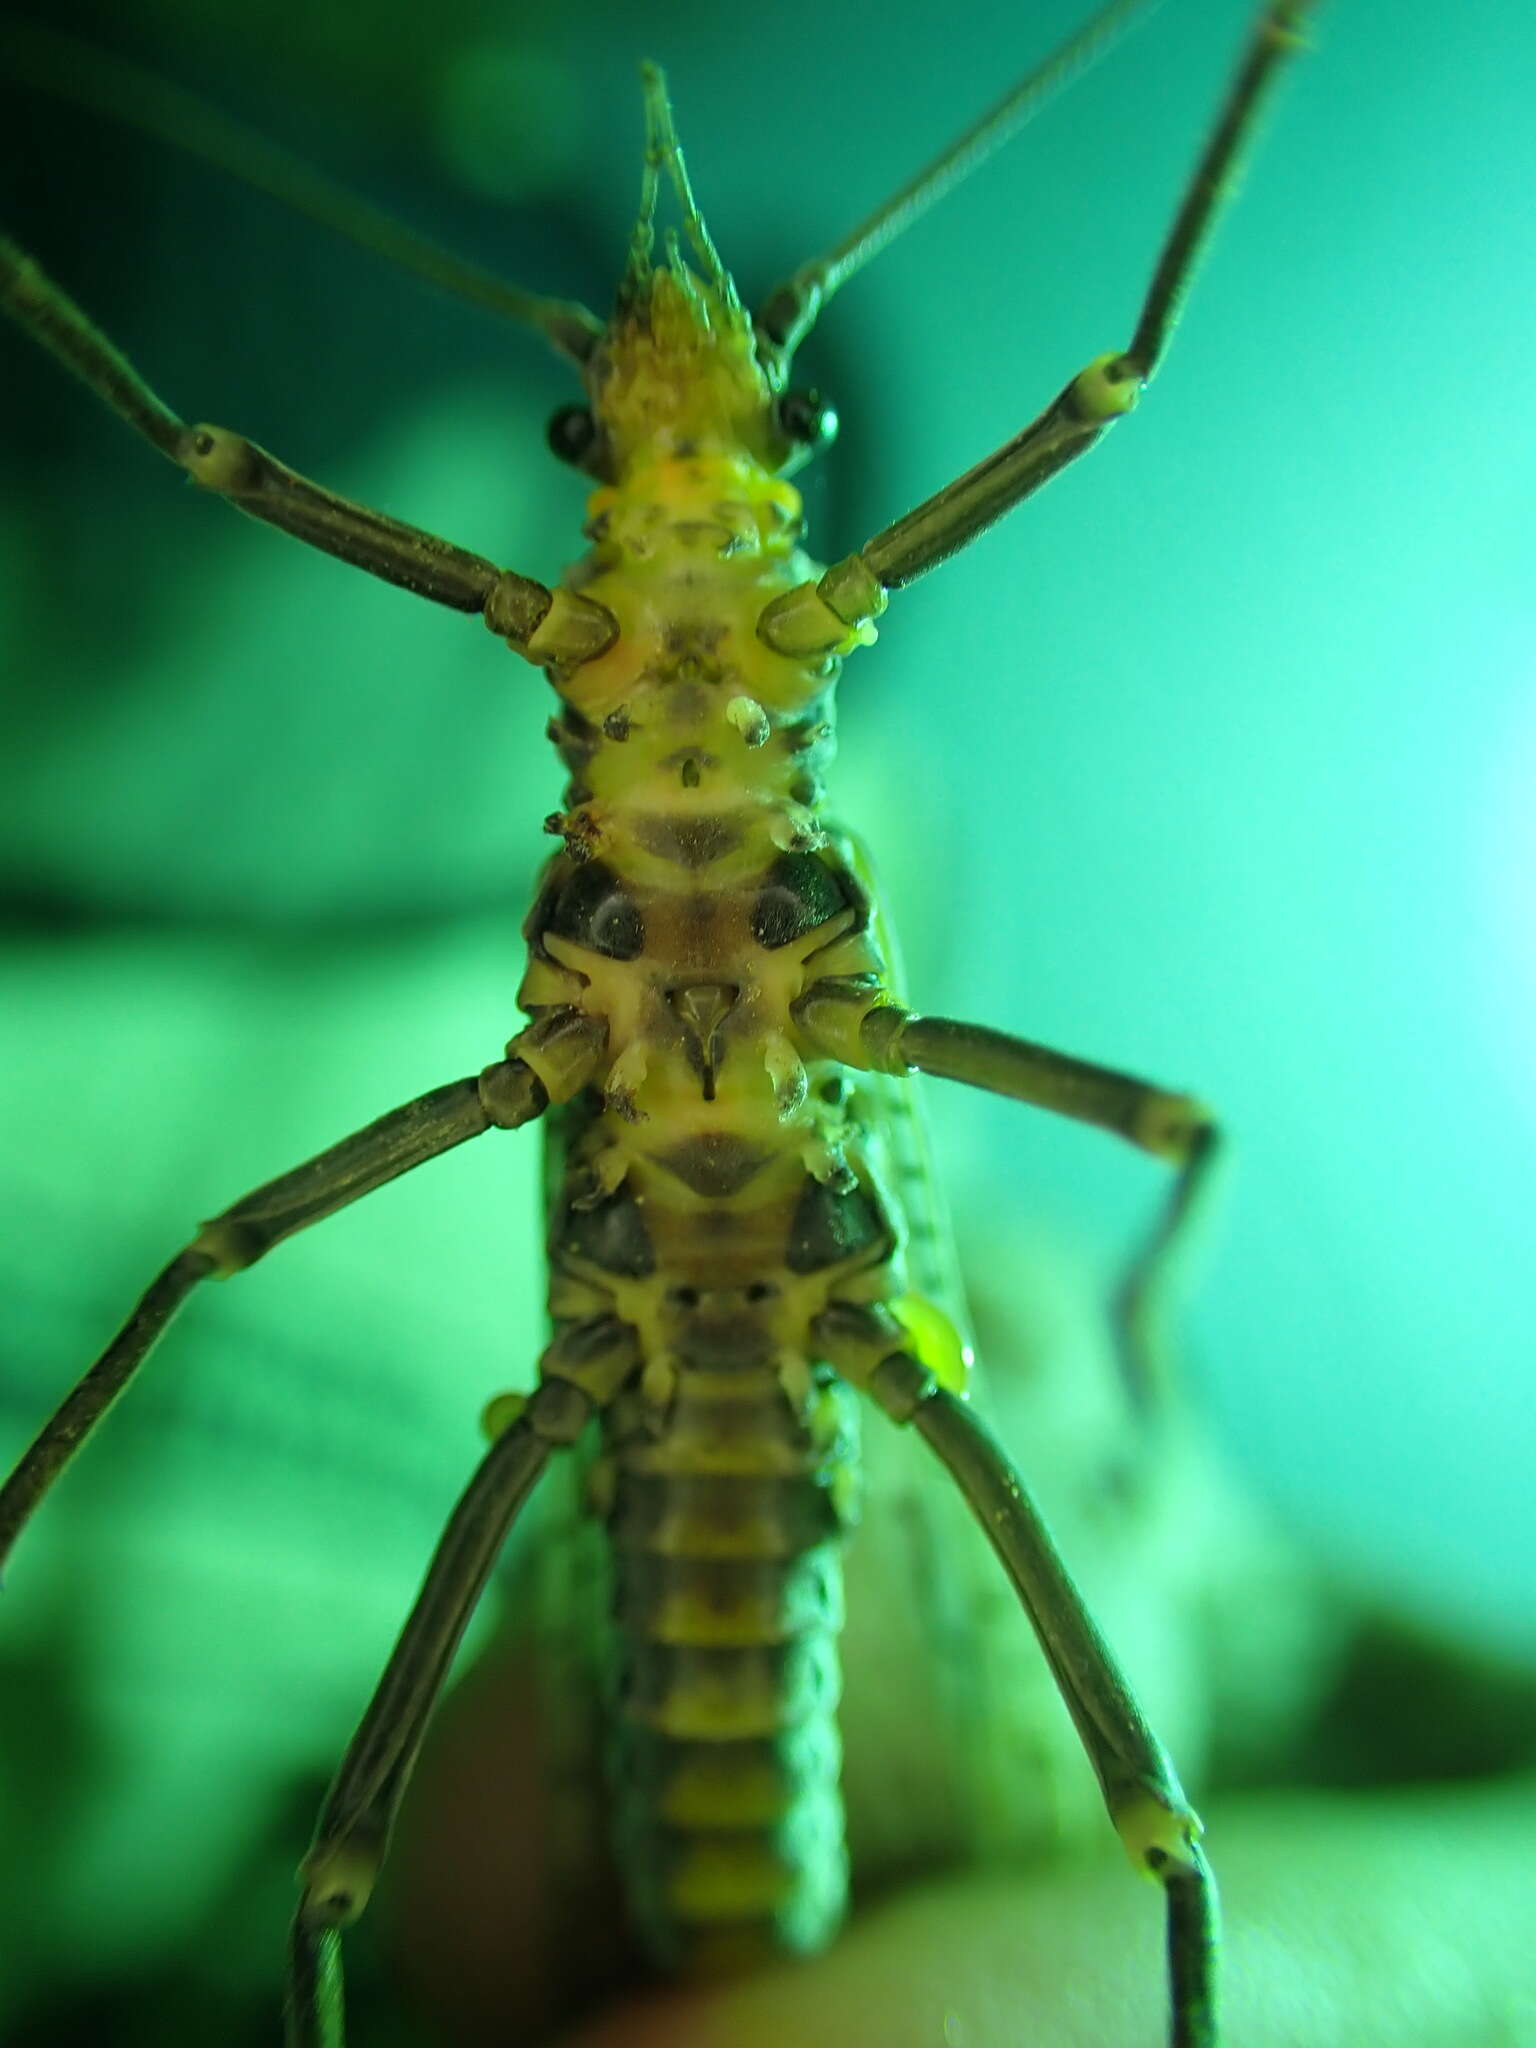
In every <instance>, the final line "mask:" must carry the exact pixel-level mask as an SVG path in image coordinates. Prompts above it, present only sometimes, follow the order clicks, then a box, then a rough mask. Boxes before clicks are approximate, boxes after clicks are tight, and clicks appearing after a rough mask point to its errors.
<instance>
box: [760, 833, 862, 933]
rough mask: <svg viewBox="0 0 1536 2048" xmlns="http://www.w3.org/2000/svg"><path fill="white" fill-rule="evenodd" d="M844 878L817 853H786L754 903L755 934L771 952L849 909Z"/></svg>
mask: <svg viewBox="0 0 1536 2048" xmlns="http://www.w3.org/2000/svg"><path fill="white" fill-rule="evenodd" d="M851 900H852V899H851V898H850V897H849V895H848V893H847V891H846V890H845V889H844V887H843V884H842V878H841V877H840V876H839V875H838V874H837V872H836V871H835V870H834V869H832V868H829V867H828V866H827V864H826V862H825V861H824V860H818V859H817V858H816V855H815V854H814V853H786V854H782V855H781V856H780V857H779V859H778V860H776V861H775V862H774V864H773V866H772V867H771V868H770V869H769V870H768V874H767V877H766V878H765V880H764V882H763V886H762V888H761V889H760V890H759V891H758V893H757V900H756V902H755V903H754V904H753V905H752V918H751V923H752V936H753V937H754V938H755V939H756V940H757V942H758V944H759V945H760V946H765V947H767V948H768V949H769V951H770V952H771V951H772V950H773V948H774V947H776V946H787V945H788V944H789V943H790V941H791V940H792V939H799V938H803V937H804V936H805V934H806V933H807V932H813V931H815V930H816V928H817V926H818V925H823V924H825V923H827V921H828V919H829V918H834V917H836V915H837V913H838V912H839V911H840V910H846V909H847V908H848V905H849V903H850V901H851Z"/></svg>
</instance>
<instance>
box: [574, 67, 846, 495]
mask: <svg viewBox="0 0 1536 2048" xmlns="http://www.w3.org/2000/svg"><path fill="white" fill-rule="evenodd" d="M641 78H642V82H643V86H644V91H645V127H646V140H645V168H644V174H643V177H642V181H641V187H640V211H639V215H638V217H637V219H636V221H635V226H634V230H633V233H632V234H631V236H630V244H629V260H628V262H627V264H626V266H625V270H624V276H623V280H622V282H621V283H620V286H619V290H618V295H617V299H616V302H615V305H614V310H613V314H612V317H611V318H610V319H609V321H608V323H607V325H606V326H605V327H604V328H603V329H602V331H601V333H600V334H598V335H597V336H595V337H594V338H593V342H592V346H591V348H590V352H589V353H588V354H587V355H586V357H585V359H584V361H583V364H582V370H583V376H584V378H585V381H586V385H587V390H588V394H589V404H588V405H587V406H567V407H564V408H563V409H562V410H561V411H560V412H558V413H557V414H556V415H555V417H554V419H553V420H552V421H551V423H550V444H551V446H552V447H553V448H554V450H555V453H556V454H557V455H559V456H561V457H562V459H564V460H565V461H568V462H571V463H574V464H575V465H576V466H577V467H578V468H581V469H585V470H587V471H589V472H590V473H591V474H593V475H596V476H600V477H602V478H604V479H605V480H617V479H618V478H619V477H621V476H622V475H623V474H624V473H625V471H626V470H628V469H629V468H630V467H631V466H632V465H633V464H634V463H635V461H636V460H637V459H639V458H643V459H653V458H654V457H655V456H656V455H658V454H659V455H662V456H663V457H665V456H668V455H673V456H684V457H686V456H687V455H689V454H690V453H693V452H695V451H703V450H714V451H719V450H722V449H724V450H733V451H740V452H742V453H744V454H746V455H748V456H750V457H751V458H752V459H753V460H754V461H756V462H759V463H761V464H762V465H763V467H764V468H767V469H771V470H775V471H778V472H780V473H787V472H788V471H790V470H792V469H795V468H797V467H798V466H799V465H800V463H802V462H803V461H804V460H805V459H806V457H807V456H809V455H811V454H814V453H815V451H816V449H817V448H820V447H825V446H826V444H827V443H828V442H829V441H831V440H832V438H833V436H834V435H835V434H836V432H837V416H836V414H835V413H834V412H833V410H832V408H831V407H830V406H828V405H826V404H824V403H823V402H822V401H821V400H820V399H819V398H818V397H817V396H816V394H815V393H814V392H805V391H787V390H785V389H784V385H785V383H786V381H787V372H788V368H789V352H788V351H787V350H785V349H784V348H782V347H779V346H777V345H775V344H774V343H773V342H772V341H771V340H770V339H769V338H768V337H767V336H766V335H765V334H764V332H763V331H762V329H761V328H760V327H759V326H758V325H756V324H755V323H754V322H753V319H752V316H751V315H750V314H749V313H748V311H747V310H746V308H745V307H744V306H743V305H742V302H741V299H740V297H739V296H738V294H737V291H736V286H735V284H734V282H733V281H732V278H731V275H730V272H729V271H728V270H727V269H726V268H725V265H724V264H723V263H722V262H721V260H720V256H719V253H718V251H717V250H716V248H715V245H714V242H713V241H712V240H711V238H710V234H709V230H708V229H707V228H706V227H705V225H704V217H703V215H702V214H701V213H700V211H699V207H698V203H697V201H696V200H695V198H694V196H693V188H692V186H691V185H690V184H689V182H688V173H687V170H686V168H685V166H684V163H683V153H682V150H681V148H680V147H679V144H678V140H677V133H676V130H675V128H674V126H673V122H672V109H671V105H670V103H669V101H668V98H667V88H666V81H665V79H664V78H663V76H662V74H661V72H660V70H659V69H658V68H657V66H656V65H654V64H646V65H644V66H643V67H642V71H641ZM664 176H665V179H666V180H667V182H668V183H670V185H671V188H672V192H673V194H674V196H675V198H676V201H677V208H678V212H679V214H680V216H681V231H679V229H678V228H667V229H666V230H665V231H664V232H663V234H662V236H661V255H660V260H657V254H656V242H657V229H656V213H657V207H658V203H659V201H660V198H661V194H662V189H663V177H664Z"/></svg>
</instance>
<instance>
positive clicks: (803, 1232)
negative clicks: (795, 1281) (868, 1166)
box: [784, 1180, 891, 1273]
mask: <svg viewBox="0 0 1536 2048" xmlns="http://www.w3.org/2000/svg"><path fill="white" fill-rule="evenodd" d="M890 1237H891V1233H890V1230H889V1228H888V1226H887V1224H886V1221H885V1218H884V1217H883V1216H882V1215H881V1213H880V1211H879V1209H878V1208H877V1207H876V1205H875V1203H874V1202H873V1201H872V1200H871V1199H870V1197H869V1196H868V1195H867V1194H866V1193H865V1192H864V1190H863V1189H862V1188H849V1189H848V1190H847V1192H846V1193H843V1194H839V1193H838V1192H837V1190H836V1189H835V1188H830V1187H826V1186H824V1185H823V1184H822V1183H821V1182H820V1181H819V1180H807V1182H806V1184H805V1188H804V1190H803V1192H802V1194H801V1196H800V1199H799V1201H798V1202H797V1203H796V1204H795V1213H794V1217H793V1219H792V1220H791V1222H790V1226H789V1242H788V1244H787V1245H786V1246H785V1248H784V1263H785V1264H786V1265H787V1266H788V1267H789V1270H790V1271H791V1272H792V1273H819V1272H820V1271H821V1270H822V1268H823V1267H824V1266H837V1265H841V1264H842V1262H843V1261H844V1260H845V1259H851V1258H855V1257H856V1256H857V1255H858V1254H859V1253H860V1252H864V1251H869V1250H871V1249H872V1248H873V1247H874V1246H876V1245H878V1244H880V1243H882V1242H885V1243H889V1242H890Z"/></svg>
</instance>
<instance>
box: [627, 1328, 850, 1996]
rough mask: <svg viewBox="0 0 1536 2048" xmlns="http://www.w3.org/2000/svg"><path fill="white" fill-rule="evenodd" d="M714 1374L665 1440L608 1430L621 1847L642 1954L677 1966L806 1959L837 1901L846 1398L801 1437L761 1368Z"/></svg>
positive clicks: (841, 1864)
mask: <svg viewBox="0 0 1536 2048" xmlns="http://www.w3.org/2000/svg"><path fill="white" fill-rule="evenodd" d="M707 1377H708V1380H709V1382H710V1384H708V1385H706V1386H701V1385H699V1384H698V1380H699V1378H700V1376H699V1375H693V1374H690V1375H685V1376H684V1377H683V1378H682V1380H681V1381H680V1382H679V1385H678V1389H677V1394H676V1397H675V1399H674V1401H673V1404H672V1406H671V1409H670V1411H669V1414H668V1417H667V1422H666V1425H665V1431H664V1434H662V1435H661V1436H659V1437H658V1436H656V1435H654V1434H651V1433H650V1432H649V1431H648V1430H647V1425H646V1422H645V1420H644V1417H643V1413H642V1411H641V1409H640V1406H639V1403H638V1402H636V1403H635V1404H634V1405H633V1406H631V1407H629V1408H628V1409H626V1408H625V1407H623V1406H620V1407H619V1408H618V1409H617V1410H616V1412H615V1413H614V1415H613V1418H612V1420H611V1423H610V1427H609V1444H610V1449H611V1453H612V1463H611V1465H610V1468H609V1469H610V1471H611V1474H612V1478H613V1487H614V1491H613V1498H612V1503H611V1506H610V1509H609V1514H608V1520H609V1532H610V1537H611V1541H612V1546H613V1567H614V1615H615V1621H616V1623H617V1631H618V1653H617V1671H616V1681H615V1699H614V1713H613V1721H612V1734H611V1738H610V1739H611V1744H612V1755H611V1767H612V1782H613V1787H614V1798H615V1807H616V1841H617V1847H618V1854H619V1861H620V1864H621V1868H622V1870H623V1873H624V1878H625V1883H626V1886H627V1889H628V1891H629V1895H630V1903H631V1910H632V1912H633V1914H634V1917H635V1920H636V1922H637V1924H638V1927H639V1929H640V1932H641V1934H642V1937H643V1938H644V1940H645V1942H646V1945H647V1947H648V1948H649V1949H650V1950H651V1951H652V1953H653V1954H654V1956H655V1957H656V1959H657V1960H658V1961H659V1962H663V1963H665V1964H667V1965H668V1966H670V1967H674V1968H682V1969H686V1970H689V1971H690V1972H702V1971H710V1970H714V1969H726V1968H732V1967H737V1966H740V1965H741V1964H744V1963H748V1962H751V1961H754V1960H757V1959H759V1958H762V1957H764V1956H766V1955H770V1954H783V1953H786V1952H790V1953H794V1952H804V1951H807V1950H811V1949H815V1948H818V1947H820V1946H821V1945H822V1944H823V1943H824V1942H825V1941H826V1940H827V1939H828V1937H829V1936H830V1935H831V1934H832V1932H833V1931H834V1929H835V1928H836V1925H837V1923H838V1920H839V1919H840V1918H841V1916H842V1912H843V1908H844V1903H845V1900H846V1895H847V1856H846V1852H845V1849H844V1843H843V1809H842V1799H841V1794H840V1792H839V1788H838V1778H839V1770H840V1765H841V1746H840V1742H839V1738H838V1732H837V1723H836V1709H837V1701H838V1694H839V1690H840V1674H839V1668H838V1657H837V1633H838V1630H839V1628H840V1626H841V1623H842V1565H841V1559H840V1556H839V1547H840V1540H841V1536H842V1533H843V1527H844V1523H845V1521H846V1519H847V1515H848V1494H849V1489H850V1487H851V1484H852V1476H853V1459H854V1457H855V1455H856V1444H855V1442H854V1438H853V1429H854V1426H855V1425H854V1419H853V1417H852V1415H851V1414H850V1412H849V1409H848V1400H847V1391H846V1389H843V1388H841V1387H835V1386H830V1385H829V1386H826V1387H822V1388H819V1389H817V1390H816V1391H815V1393H814V1394H813V1397H812V1408H811V1425H810V1428H809V1429H807V1428H805V1427H804V1426H803V1425H802V1424H801V1423H799V1422H798V1421H797V1420H796V1417H795V1415H794V1413H793V1411H792V1409H791V1407H790V1404H789V1403H788V1402H787V1401H786V1399H785V1396H784V1391H783V1389H782V1387H781V1385H780V1384H779V1381H778V1378H777V1377H776V1376H775V1375H774V1374H772V1373H770V1372H767V1371H765V1370H763V1369H762V1368H761V1367H759V1368H756V1369H754V1370H752V1371H750V1372H744V1373H742V1374H740V1375H727V1374H723V1373H722V1374H711V1375H708V1376H707ZM652 1429H654V1423H653V1424H652Z"/></svg>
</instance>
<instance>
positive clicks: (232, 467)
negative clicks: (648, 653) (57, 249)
mask: <svg viewBox="0 0 1536 2048" xmlns="http://www.w3.org/2000/svg"><path fill="white" fill-rule="evenodd" d="M0 308H3V309H4V311H5V312H7V313H9V314H10V316H11V318H12V319H13V320H15V321H16V322H17V324H18V325H19V326H20V327H22V328H23V329H24V330H25V331H26V332H27V333H28V334H30V335H31V336H32V338H33V340H34V341H36V342H38V343H39V344H40V345H41V346H42V347H43V348H46V349H47V350H48V351H49V353H50V354H51V355H53V356H56V357H57V358H58V360H59V361H60V362H61V363H62V364H63V365H64V366H65V368H66V369H68V370H71V371H73V373H74V374H75V376H77V377H78V378H79V379H80V380H81V382H82V383H83V384H85V385H86V386H87V387H88V388H89V389H90V390H91V391H93V392H94V393H95V394H96V396H97V397H98V398H99V399H101V401H102V403H103V404H105V405H108V406H110V407H111V409H112V411H113V412H115V413H116V414H117V416H118V417H119V419H121V420H124V421H126V422H127V424H128V425H129V426H130V427H132V428H133V430H134V432H135V433H136V434H140V435H142V437H143V438H144V439H145V440H146V441H148V442H149V444H150V446H151V447H152V448H155V449H157V450H158V451H159V452H160V454H162V455H163V456H165V458H166V459H167V461H169V462H174V463H175V464H176V466H177V467H178V468H179V469H182V470H185V472H186V473H187V475H188V476H189V477H191V479H192V480H193V482H194V483H197V484H200V485H201V486H202V487H203V489H205V490H209V491H213V492H216V493H217V494H218V495H219V496H220V497H223V498H227V499H228V500H229V502H230V503H231V504H232V505H235V506H236V507H238V509H239V510H240V511H242V512H246V513H249V515H250V516H251V517H252V518H253V519H260V520H263V521H264V522H265V523H266V524H267V525H269V526H275V527H277V528H279V530H280V531H281V532H283V533H287V534H291V535H292V536H293V538H294V539H295V540H301V541H304V542H305V543H306V544H307V545H308V546H310V547H314V548H320V549H322V550H323V551H324V552H325V553H326V554H329V555H335V556H337V557H338V558H339V559H340V560H341V561H344V562H349V563H351V565H352V566H353V567H354V568H356V569H365V570H367V572H368V574H369V575H370V576H377V577H380V578H381V579H382V580H383V581H384V582H386V583H393V584H394V585H395V586H396V587H397V588H399V589H401V590H409V591H412V592H413V593H414V594H415V595H416V596H418V597H425V598H430V599H431V600H432V602H433V603H434V604H441V605H447V606H448V607H449V608H450V610H453V611H460V612H478V613H480V614H481V616H482V617H483V618H484V620H485V622H486V624H487V625H488V626H489V627H490V629H491V631H492V632H493V633H496V634H498V635H499V636H500V637H501V638H503V639H505V640H508V641H510V642H511V643H512V645H513V646H514V647H515V648H517V650H518V651H519V652H520V653H525V654H527V655H528V656H529V657H530V658H531V659H532V660H535V661H539V662H546V661H554V660H558V661H561V662H580V661H588V660H591V659H592V657H593V656H595V655H597V654H600V653H602V651H603V649H604V648H606V647H607V646H609V645H610V644H611V642H612V641H613V639H614V637H615V635H616V634H617V632H618V624H617V621H616V620H615V619H614V617H613V615H612V613H611V612H609V611H608V610H607V609H606V608H605V607H604V606H603V605H600V604H594V603H593V602H592V600H591V599H589V598H584V597H578V596H577V595H576V594H575V593H574V592H573V591H568V590H559V591H552V590H549V589H548V588H546V586H545V585H544V584H542V583H537V582H535V581H534V580H533V579H532V578H531V577H528V576H519V575H517V574H516V573H515V572H514V571H513V570H510V569H507V570H503V569H499V568H498V567H497V566H496V564H495V563H494V562H491V561H488V560H487V559H486V558H485V556H484V555H476V554H472V553H471V552H470V550H469V549H468V548H461V547H458V546H457V545H455V543H454V542H452V541H447V540H441V539H439V537H438V536H437V535H436V534H433V533H427V532H426V531H425V530H424V529H423V528H421V527H419V526H410V525H407V524H406V522H405V521H404V520H401V519H392V518H390V517H389V516H388V514H386V513H383V512H375V511H374V510H373V509H372V507H371V506H368V505H359V504H356V503H355V502H354V501H353V500H352V499H350V498H343V497H342V496H340V494H339V493H337V492H335V491H328V490H326V489H325V487H324V486H323V485H321V484H316V483H311V482H310V481H309V479H308V478H307V477H302V476H300V475H299V474H298V472H297V471H296V470H292V469H289V468H288V466H287V465H286V463H282V462H279V461H278V460H277V458H276V457H275V456H272V455H269V454H267V452H266V450H265V449H263V448H258V447H257V446H256V444H255V442H253V441H248V440H246V439H245V438H244V436H243V435H240V434H235V433H231V432H230V431H229V429H228V428H227V427H211V426H189V425H188V424H187V422H186V421H185V420H183V419H182V418H180V416H179V415H178V414H176V413H175V412H173V411H172V410H171V408H170V407H169V406H168V405H167V404H166V403H165V401H164V400H163V399H162V398H160V397H159V396H158V394H157V393H156V392H155V391H153V390H152V389H151V388H150V386H149V385H148V384H147V383H146V382H145V380H144V379H143V378H142V377H141V376H140V375H139V373H138V371H137V370H136V369H135V368H134V367H133V365H132V363H130V362H129V361H128V359H127V357H126V356H124V355H122V354H121V353H120V352H119V351H118V350H117V349H116V348H114V347H113V345H112V343H111V342H110V341H108V339H107V338H106V336H105V335H104V334H102V333H101V332H100V331H99V329H97V328H96V327H95V326H93V325H92V323H91V321H90V320H88V319H87V318H86V316H85V314H84V313H83V312H82V311H81V309H80V307H79V306H77V305H76V304H75V302H74V300H73V299H71V298H70V297H69V295H68V293H67V292H65V291H63V290H62V289H61V288H60V287H59V286H58V285H57V284H55V283H54V282H53V280H52V279H51V278H50V277H47V276H46V275H45V274H44V272H43V270H42V268H41V266H40V265H39V264H37V263H36V262H35V261H34V260H33V258H32V257H30V256H28V255H27V254H26V253H25V252H24V251H23V250H21V249H19V248H17V246H16V244H15V243H14V242H10V241H7V240H5V239H4V238H3V237H0Z"/></svg>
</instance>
